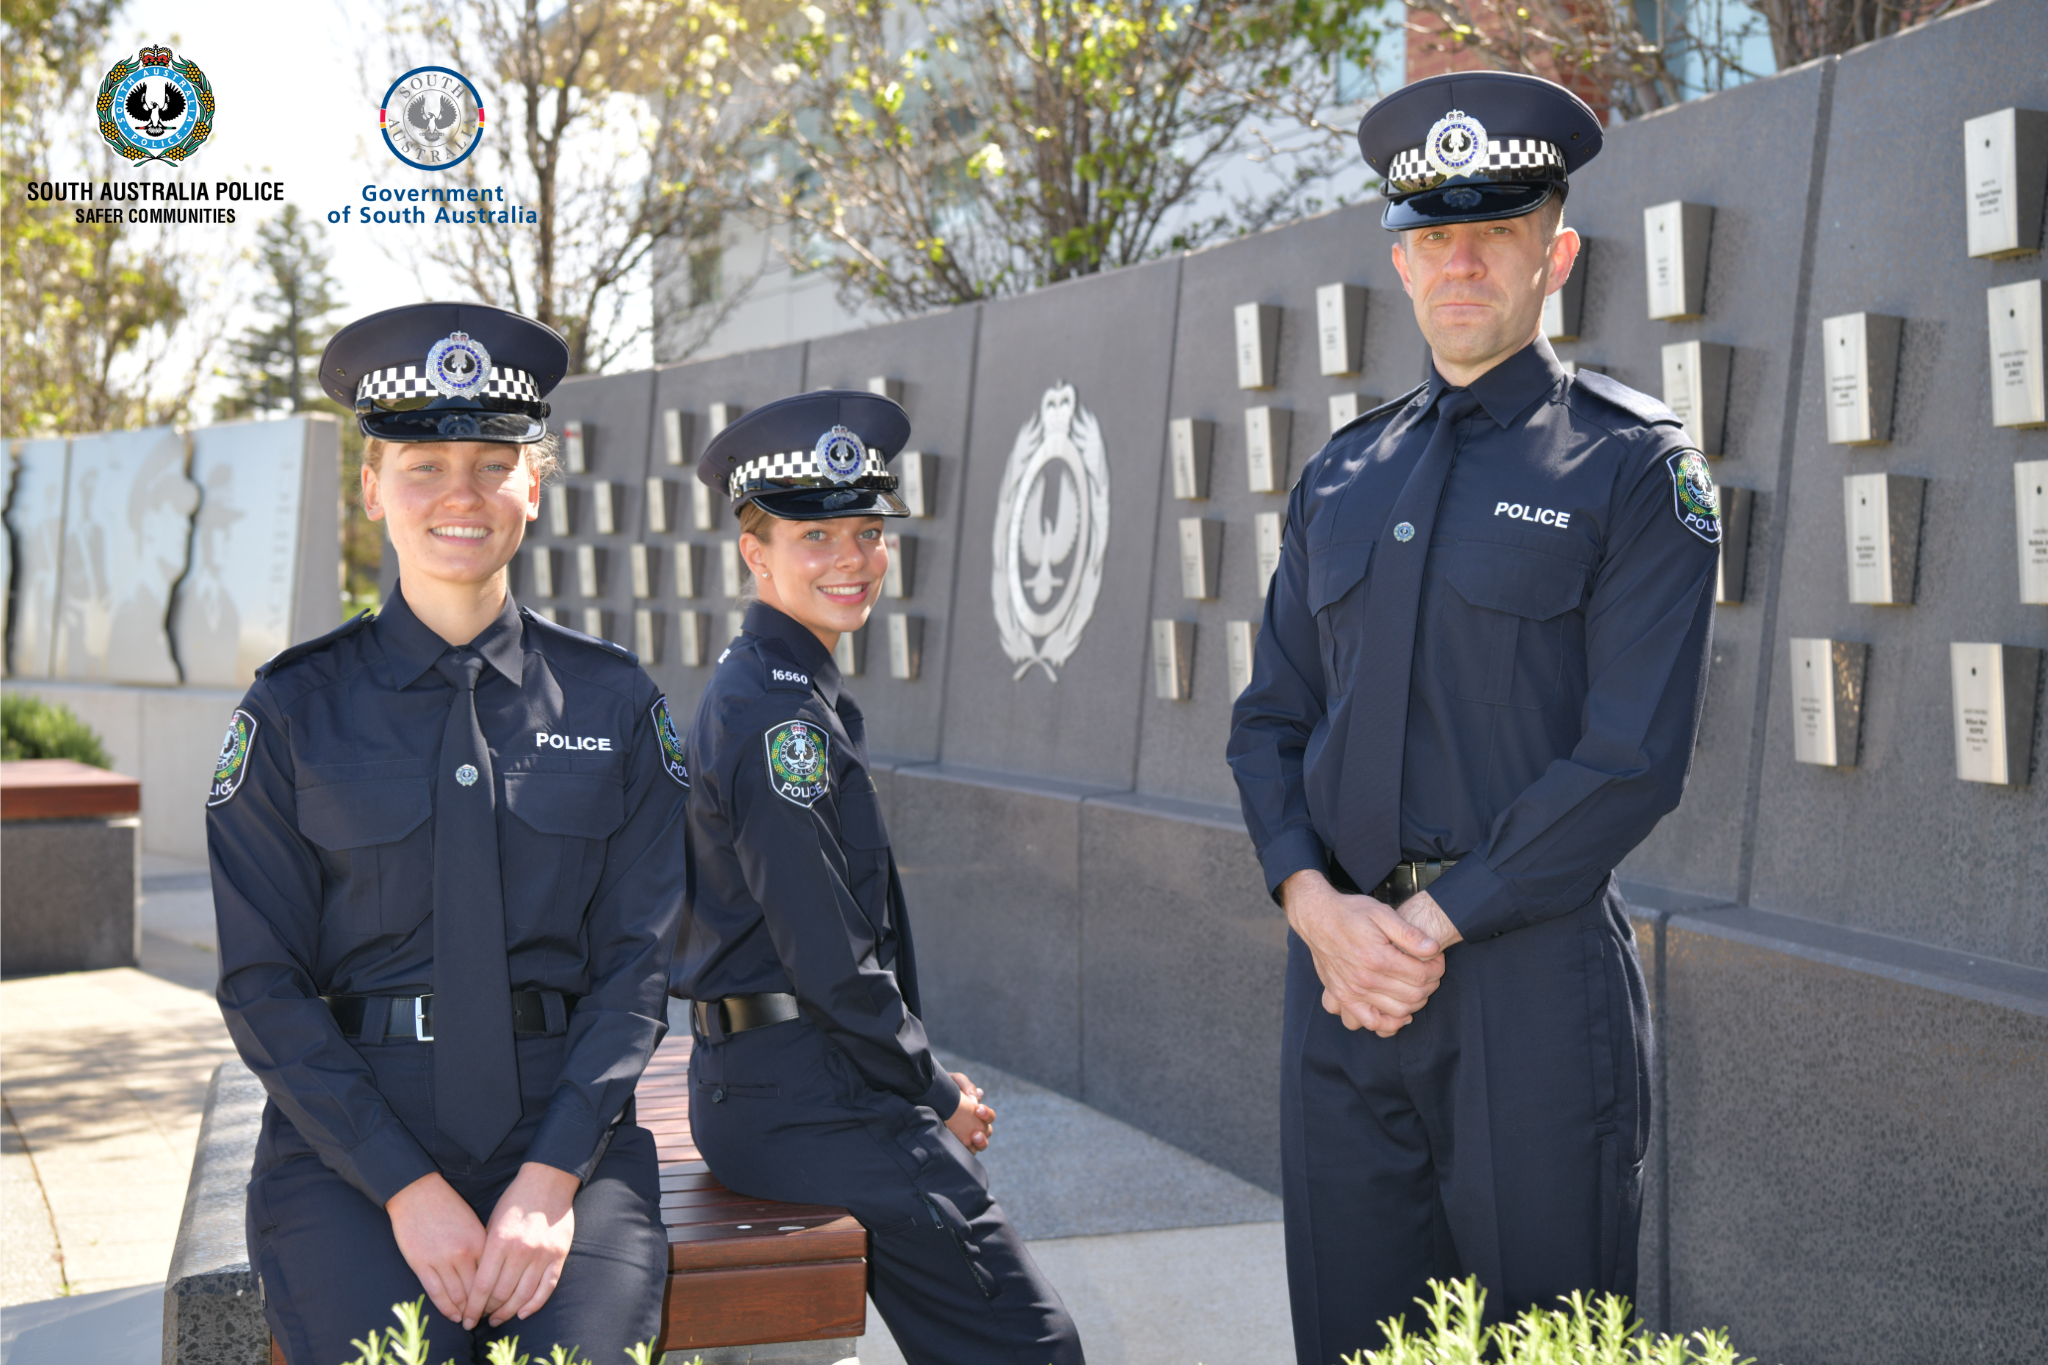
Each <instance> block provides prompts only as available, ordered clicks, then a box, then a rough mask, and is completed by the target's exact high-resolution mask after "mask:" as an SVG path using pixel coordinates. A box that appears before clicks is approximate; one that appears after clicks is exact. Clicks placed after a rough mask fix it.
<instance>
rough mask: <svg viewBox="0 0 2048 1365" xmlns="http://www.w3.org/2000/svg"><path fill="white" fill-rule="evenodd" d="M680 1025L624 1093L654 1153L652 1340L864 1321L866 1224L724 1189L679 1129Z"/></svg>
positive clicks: (746, 1341)
mask: <svg viewBox="0 0 2048 1365" xmlns="http://www.w3.org/2000/svg"><path fill="white" fill-rule="evenodd" d="M689 1069H690V1035H689V1034H687V1033H683V1034H670V1035H669V1037H668V1038H667V1039H666V1040H665V1041H664V1042H663V1043H662V1044H661V1046H660V1047H658V1048H656V1049H655V1052H654V1059H653V1060H652V1061H651V1062H649V1063H648V1064H647V1071H646V1073H645V1074H643V1075H642V1076H641V1077H640V1088H639V1091H638V1092H637V1094H636V1097H635V1098H636V1100H637V1106H636V1107H637V1109H638V1111H639V1119H640V1126H641V1127H643V1128H645V1129H647V1130H648V1131H649V1132H651V1133H653V1134H654V1142H655V1146H656V1148H657V1149H658V1150H659V1152H660V1157H661V1219H662V1222H664V1223H666V1224H667V1225H668V1300H667V1302H666V1304H665V1305H664V1306H663V1309H662V1315H661V1320H662V1337H661V1349H662V1350H664V1351H688V1350H697V1349H700V1348H705V1347H712V1346H754V1345H761V1344H763V1343H767V1342H776V1341H827V1340H831V1339H834V1338H840V1337H857V1336H859V1335H861V1334H862V1333H863V1332H864V1331H866V1330H867V1282H868V1263H867V1255H868V1234H867V1229H866V1228H863V1227H862V1226H861V1225H860V1224H859V1223H857V1222H855V1221H854V1219H853V1217H852V1215H850V1214H848V1213H847V1212H846V1210H845V1209H841V1208H831V1207H827V1206H825V1205H819V1204H777V1203H774V1202H772V1201H767V1200H759V1199H748V1198H746V1197H745V1196H744V1195H738V1194H734V1193H733V1192H732V1191H731V1190H728V1189H727V1188H725V1186H723V1185H721V1184H719V1183H718V1181H716V1180H715V1179H713V1178H712V1175H711V1172H710V1170H709V1169H708V1168H707V1167H706V1166H705V1164H704V1159H703V1158H702V1157H701V1156H699V1155H698V1154H697V1144H696V1143H695V1142H693V1141H692V1140H691V1138H690V1103H689V1092H690V1074H689Z"/></svg>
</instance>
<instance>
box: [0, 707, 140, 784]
mask: <svg viewBox="0 0 2048 1365" xmlns="http://www.w3.org/2000/svg"><path fill="white" fill-rule="evenodd" d="M0 758H7V759H14V758H75V759H77V760H78V761H79V762H80V763H89V764H91V765H92V766H93V767H95V768H111V767H113V766H114V760H112V759H111V758H108V757H107V751H106V750H105V749H103V748H101V747H100V737H99V736H98V735H97V734H95V733H94V732H93V728H92V727H91V726H90V725H87V724H86V723H85V722H84V721H82V720H80V719H79V718H78V717H77V716H75V715H73V714H72V711H71V708H70V707H68V706H59V705H56V704H54V703H52V702H46V701H44V700H43V699H42V698H41V697H37V696H31V695H30V694H28V693H26V692H9V693H7V694H5V695H4V696H0Z"/></svg>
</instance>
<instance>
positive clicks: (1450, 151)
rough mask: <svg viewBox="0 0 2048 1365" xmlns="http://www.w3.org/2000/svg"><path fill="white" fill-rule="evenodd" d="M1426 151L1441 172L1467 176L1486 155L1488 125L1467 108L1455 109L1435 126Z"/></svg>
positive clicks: (1423, 149) (1424, 144) (1431, 167)
mask: <svg viewBox="0 0 2048 1365" xmlns="http://www.w3.org/2000/svg"><path fill="white" fill-rule="evenodd" d="M1422 154H1423V156H1425V157H1426V158H1428V160H1429V167H1430V169H1431V170H1433V171H1435V172H1437V173H1438V174H1439V175H1447V176H1448V175H1464V174H1465V173H1466V172H1468V171H1470V170H1471V169H1472V168H1473V167H1474V166H1476V165H1478V164H1479V159H1480V158H1481V157H1483V156H1484V155H1485V154H1486V126H1485V125H1484V124H1482V123H1481V122H1480V121H1479V120H1478V119H1476V118H1473V117H1472V116H1471V115H1470V114H1468V113H1466V112H1465V111H1464V110H1462V109H1453V110H1451V112H1450V113H1448V114H1445V115H1444V116H1443V117H1442V118H1440V119H1438V120H1437V121H1436V122H1435V123H1434V124H1433V125H1431V127H1430V130H1429V137H1428V138H1427V139H1425V140H1424V141H1423V144H1422Z"/></svg>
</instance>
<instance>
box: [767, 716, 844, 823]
mask: <svg viewBox="0 0 2048 1365" xmlns="http://www.w3.org/2000/svg"><path fill="white" fill-rule="evenodd" d="M766 739H767V743H768V785H769V786H771V787H773V788H775V794H776V795H777V796H779V797H781V798H782V799H783V800H785V801H789V802H793V803H795V804H796V805H799V806H802V807H803V808H804V809H806V810H809V809H810V808H811V807H812V806H815V805H816V804H818V798H819V797H821V796H823V795H824V794H825V793H826V791H828V790H829V789H830V788H831V785H832V737H831V736H830V735H828V734H826V733H825V732H824V730H822V729H820V728H819V727H818V726H816V725H813V724H812V723H811V722H810V721H807V720H786V721H784V722H782V724H780V725H776V726H772V727H771V728H770V729H769V731H768V734H767V736H766Z"/></svg>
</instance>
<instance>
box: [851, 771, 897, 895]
mask: <svg viewBox="0 0 2048 1365" xmlns="http://www.w3.org/2000/svg"><path fill="white" fill-rule="evenodd" d="M839 846H840V851H841V852H842V853H843V854H845V856H846V877H847V888H846V889H847V890H849V891H851V892H852V893H853V898H854V899H855V900H856V901H858V902H859V903H860V908H861V912H862V913H863V914H865V915H866V916H867V917H868V922H869V923H870V924H871V925H872V926H873V927H874V930H875V932H876V933H877V934H878V935H879V934H881V933H883V932H885V931H886V930H887V928H888V925H889V834H888V831H887V830H886V829H885V828H884V827H883V825H882V807H881V804H880V802H878V801H877V800H876V798H875V780H874V778H872V777H870V776H869V775H868V774H867V773H865V772H862V771H861V770H860V769H858V768H856V769H854V770H853V771H852V772H851V773H849V774H848V776H847V780H846V783H845V785H844V787H843V789H842V791H841V793H840V797H839Z"/></svg>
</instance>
